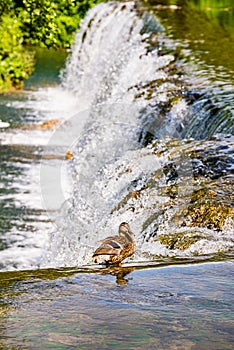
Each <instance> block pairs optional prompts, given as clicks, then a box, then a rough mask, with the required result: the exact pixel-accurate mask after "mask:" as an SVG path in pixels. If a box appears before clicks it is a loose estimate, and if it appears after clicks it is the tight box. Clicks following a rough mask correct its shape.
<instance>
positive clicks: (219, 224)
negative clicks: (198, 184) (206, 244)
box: [173, 189, 234, 231]
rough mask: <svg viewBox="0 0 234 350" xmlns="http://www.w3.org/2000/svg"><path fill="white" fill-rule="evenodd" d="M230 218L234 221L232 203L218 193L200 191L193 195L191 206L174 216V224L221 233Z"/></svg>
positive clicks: (206, 190)
mask: <svg viewBox="0 0 234 350" xmlns="http://www.w3.org/2000/svg"><path fill="white" fill-rule="evenodd" d="M228 217H231V218H233V219H234V208H233V207H231V206H230V202H228V201H225V198H224V197H222V196H221V195H220V193H217V192H216V191H212V190H210V189H200V190H198V191H195V192H194V193H193V194H192V196H191V200H190V204H189V205H188V206H187V207H186V208H183V209H181V210H179V211H178V212H177V213H176V214H175V215H174V217H173V222H174V223H175V224H177V225H179V226H189V227H195V226H198V227H206V228H208V229H213V230H218V231H221V230H222V228H223V226H224V224H225V221H226V219H227V218H228Z"/></svg>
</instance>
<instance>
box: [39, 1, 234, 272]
mask: <svg viewBox="0 0 234 350" xmlns="http://www.w3.org/2000/svg"><path fill="white" fill-rule="evenodd" d="M163 40H165V38H164V35H163V30H162V27H161V26H160V24H159V22H158V21H157V20H156V19H155V18H154V17H151V16H149V15H146V14H145V13H144V12H143V11H142V10H140V9H138V8H137V7H136V6H135V4H134V3H124V4H121V3H108V4H101V5H98V6H97V7H95V8H94V9H93V10H91V11H90V12H89V14H88V16H87V17H86V18H85V20H84V22H83V25H82V27H81V30H80V31H79V32H78V34H77V37H76V41H75V44H74V47H73V51H72V55H71V57H70V59H69V61H68V63H67V67H66V69H65V71H64V73H63V84H62V85H63V87H64V88H65V89H67V90H69V91H72V93H73V94H75V96H76V97H77V101H81V104H82V106H83V107H84V105H85V106H86V107H87V110H88V112H87V113H86V114H85V116H83V115H82V113H80V115H78V116H77V117H75V118H79V120H82V125H83V128H82V131H81V132H80V131H79V134H77V135H76V138H75V139H74V140H73V141H74V142H73V155H74V159H73V160H72V161H71V167H72V168H73V189H72V194H71V198H70V199H69V200H68V201H66V202H65V203H64V206H63V208H62V210H61V212H60V217H59V218H58V219H57V221H56V224H57V229H56V231H55V232H54V234H53V235H52V238H51V245H50V251H49V254H48V256H47V259H48V260H47V259H45V260H44V263H45V265H46V266H47V265H48V264H49V265H51V266H61V265H74V264H78V265H83V264H85V263H89V262H91V254H92V252H93V249H94V247H95V246H96V245H97V242H98V240H100V239H102V238H104V237H105V236H106V235H110V234H111V233H113V231H114V233H116V232H117V228H118V225H119V223H120V222H121V221H128V222H129V223H130V225H131V227H132V229H133V231H134V232H135V234H136V240H137V245H138V250H137V253H136V254H135V257H134V259H135V261H136V260H138V261H141V260H152V259H154V257H155V256H158V255H160V256H161V255H163V256H186V255H187V256H191V255H197V254H198V255H199V254H209V253H215V252H218V251H229V250H230V249H232V248H233V237H232V235H231V232H232V227H233V226H232V225H233V222H232V220H231V217H232V212H231V211H230V213H229V212H228V215H227V219H226V222H225V225H226V226H225V229H222V230H221V233H217V230H216V229H217V227H216V226H215V225H213V226H212V225H210V227H209V225H207V226H208V227H202V225H196V224H195V225H194V227H192V225H190V223H189V222H188V226H189V227H188V226H187V225H186V223H185V224H180V225H179V224H176V219H175V217H176V216H178V213H179V212H182V211H183V208H184V207H186V205H188V204H189V203H190V202H191V197H192V196H193V195H194V192H196V190H198V189H199V186H200V182H201V179H200V177H199V176H197V178H196V174H195V173H196V172H197V171H199V170H198V169H199V166H201V164H203V163H204V160H203V159H202V156H200V157H199V156H198V157H197V158H199V159H200V160H199V161H200V163H201V164H200V165H199V166H198V165H197V163H196V162H198V159H197V158H196V157H195V156H194V157H193V156H191V154H192V153H194V154H195V153H196V152H199V149H200V147H202V148H203V147H204V148H206V147H207V148H209V142H208V141H207V142H205V141H204V143H203V144H202V146H201V144H200V143H199V142H198V141H192V140H190V141H186V140H185V141H175V140H174V141H173V139H168V137H169V138H173V137H177V138H180V139H181V138H182V137H183V136H184V135H188V136H189V137H193V136H196V134H198V132H197V124H198V121H199V120H200V119H201V118H203V117H204V114H206V115H205V118H204V119H205V123H206V124H207V123H209V115H210V113H211V112H210V110H208V111H206V108H204V107H200V112H198V113H199V115H198V116H197V119H196V120H197V121H196V122H194V120H193V118H192V115H193V113H194V111H195V110H196V108H197V107H196V105H195V104H194V103H193V104H192V103H191V98H190V93H189V92H188V91H189V90H188V87H185V85H184V83H183V81H182V79H181V78H179V77H178V74H177V72H174V69H175V66H176V62H175V57H174V56H173V54H172V53H170V54H160V51H159V46H160V45H163ZM171 52H172V50H171ZM178 64H179V62H178ZM193 96H194V95H193ZM199 99H200V96H199V98H198V99H197V100H196V103H197V105H198V104H199V102H197V101H198V100H199ZM200 100H201V99H200ZM200 100H199V101H200ZM212 103H213V102H212ZM201 105H203V106H206V105H207V103H203V102H200V106H201ZM229 109H230V110H231V108H229ZM229 113H231V111H229ZM218 118H219V120H220V122H219V123H217V131H218V132H219V131H225V129H226V127H227V125H228V118H226V119H227V123H224V122H223V120H224V118H223V116H222V117H220V116H218ZM84 120H85V122H84ZM207 120H208V121H207ZM222 123H223V124H224V125H223V129H222V128H221V129H220V124H222ZM212 124H213V123H212ZM191 125H194V126H191ZM206 128H208V126H206ZM209 128H210V129H212V133H211V134H213V133H215V132H216V129H215V128H211V127H209ZM203 129H204V127H203V126H201V132H203ZM208 135H209V134H208V133H207V134H205V135H204V137H207V136H208ZM159 138H160V141H154V142H153V143H150V142H151V141H152V140H156V139H159ZM198 138H200V137H198ZM147 144H148V146H147V147H143V145H147ZM231 145H233V140H232V139H227V138H225V137H224V138H222V137H221V139H220V141H219V143H218V144H217V145H215V146H214V147H213V148H212V147H211V150H210V155H209V157H210V158H211V159H213V158H215V154H216V152H219V149H225V148H227V149H228V151H227V154H230V151H231ZM158 149H160V150H161V151H160V150H158ZM224 153H225V154H224V158H225V159H226V162H225V161H224V163H225V164H223V165H222V166H221V168H222V170H223V172H224V173H225V175H227V176H229V174H230V173H231V165H230V164H231V163H232V160H231V158H230V157H229V155H226V152H224ZM220 157H222V154H220ZM218 159H219V158H218ZM218 162H219V160H216V161H215V160H213V163H218ZM170 166H171V170H169V171H167V170H166V169H168V168H169V169H170ZM173 169H174V173H175V174H176V175H175V174H174V175H173ZM210 171H213V172H215V164H213V170H210ZM224 173H223V175H224ZM204 176H205V177H206V176H207V177H209V174H208V171H207V174H204ZM219 181H220V182H222V181H223V182H224V181H225V180H224V179H223V178H222V180H219ZM228 181H229V180H228ZM209 186H210V187H212V185H209ZM220 186H222V185H221V184H218V185H217V183H215V184H213V190H214V191H215V190H217V191H219V187H220ZM210 187H209V188H210ZM170 190H171V192H173V193H169V192H170ZM167 191H168V193H167ZM210 191H211V189H210ZM227 196H228V195H224V197H225V198H226V197H227ZM229 205H230V203H228V208H229ZM228 210H229V209H228ZM229 214H230V215H229ZM181 215H186V214H185V213H182V214H181ZM187 215H188V216H189V213H187ZM177 221H179V219H178V220H177ZM185 221H186V219H185ZM188 221H189V219H188ZM218 230H219V231H220V228H218ZM172 232H174V233H175V234H177V236H178V237H180V236H182V235H184V236H186V237H189V238H188V240H189V239H190V241H192V239H194V242H193V244H191V245H189V244H188V245H187V246H184V247H183V249H172V248H174V246H175V248H176V242H177V241H175V243H174V245H173V244H171V246H170V245H168V244H163V240H162V237H164V235H168V234H171V233H172ZM157 237H161V241H160V239H157ZM185 240H186V239H185ZM177 245H178V244H177ZM178 246H179V245H178Z"/></svg>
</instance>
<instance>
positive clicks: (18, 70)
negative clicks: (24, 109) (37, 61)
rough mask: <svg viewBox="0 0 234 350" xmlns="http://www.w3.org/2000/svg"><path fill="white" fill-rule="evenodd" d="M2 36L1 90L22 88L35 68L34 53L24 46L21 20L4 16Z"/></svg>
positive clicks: (0, 61)
mask: <svg viewBox="0 0 234 350" xmlns="http://www.w3.org/2000/svg"><path fill="white" fill-rule="evenodd" d="M0 38H1V40H0V90H1V91H6V90H9V89H11V88H12V87H13V88H21V87H22V83H23V80H24V79H26V78H27V77H28V76H29V74H30V73H31V72H32V70H33V55H32V53H30V52H29V51H27V50H25V49H24V48H23V47H22V32H21V30H20V22H19V21H17V20H16V19H15V18H11V17H10V16H8V15H6V16H2V19H1V26H0Z"/></svg>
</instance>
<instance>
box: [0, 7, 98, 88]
mask: <svg viewBox="0 0 234 350" xmlns="http://www.w3.org/2000/svg"><path fill="white" fill-rule="evenodd" d="M100 1H101V0H54V1H51V0H0V91H5V90H7V89H11V88H12V87H13V88H21V87H22V83H23V80H24V79H26V78H27V77H28V76H29V74H30V73H31V72H32V68H33V59H32V53H29V51H27V50H25V48H23V46H24V45H34V46H35V45H36V46H41V47H47V48H49V47H55V48H67V47H70V46H71V43H72V41H73V38H74V33H75V32H76V30H77V28H78V27H79V24H80V21H81V19H82V18H83V17H84V16H85V14H86V12H87V11H88V10H89V9H90V8H91V7H92V6H93V5H95V4H96V3H98V2H100ZM24 47H25V46H24Z"/></svg>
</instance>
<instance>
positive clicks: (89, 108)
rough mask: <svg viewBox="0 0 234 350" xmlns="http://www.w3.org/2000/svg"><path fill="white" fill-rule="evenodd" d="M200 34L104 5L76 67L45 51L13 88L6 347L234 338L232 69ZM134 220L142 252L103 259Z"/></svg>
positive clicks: (132, 7)
mask: <svg viewBox="0 0 234 350" xmlns="http://www.w3.org/2000/svg"><path fill="white" fill-rule="evenodd" d="M163 6H164V8H163V9H165V6H166V5H165V4H164V5H163ZM179 8H180V7H179V6H177V9H176V10H177V11H179ZM157 9H158V10H159V9H161V8H160V7H157ZM171 10H172V11H174V10H173V8H170V7H168V11H169V13H170V11H171ZM162 22H163V21H162ZM186 45H187V44H186V42H185V41H182V40H181V41H178V39H174V38H173V36H168V35H167V33H166V32H165V29H164V27H163V26H162V24H161V23H160V21H159V20H158V19H157V17H155V16H154V15H152V14H150V12H149V11H146V10H145V8H143V7H142V6H140V5H137V4H136V3H134V2H126V3H114V2H113V3H112V2H111V3H105V4H100V5H98V6H96V7H94V8H93V9H92V10H91V11H90V12H89V13H88V15H87V16H86V18H85V19H84V21H83V23H82V26H81V28H80V30H79V31H78V32H77V35H76V38H75V42H74V46H73V48H72V51H71V54H70V55H69V57H68V60H67V62H66V66H65V67H64V68H63V69H61V67H62V62H63V61H64V56H62V54H61V57H60V58H61V61H60V59H59V58H58V53H56V54H55V55H53V53H52V57H50V56H49V53H48V54H47V57H46V60H45V61H43V56H41V62H42V61H43V66H42V67H40V66H39V67H38V68H37V70H36V72H35V74H34V76H33V77H32V78H31V79H29V80H28V82H27V83H26V89H25V90H24V91H22V92H18V93H12V94H5V95H2V96H1V98H0V114H1V120H2V121H3V122H9V123H10V126H9V127H8V128H4V127H3V128H2V129H0V130H1V133H0V147H1V160H0V161H1V170H0V175H1V180H0V184H1V204H0V205H1V217H0V269H1V270H2V272H1V276H2V279H1V283H2V292H1V295H0V298H1V300H2V302H3V304H2V305H3V308H2V311H1V314H0V316H1V315H2V322H1V323H0V332H2V333H3V338H2V339H3V340H2V343H0V345H2V346H3V348H6V349H8V348H9V349H13V348H17V349H18V348H19V349H36V348H38V349H45V348H54V349H73V348H85V349H100V348H103V349H113V348H119V349H126V348H128V349H138V348H139V349H140V348H142V346H145V347H146V348H147V349H155V348H160V349H168V348H171V349H206V348H212V349H220V348H222V349H231V343H232V341H233V336H232V329H233V328H232V326H233V324H232V323H231V322H232V321H233V319H232V317H231V308H232V303H231V295H232V293H231V288H233V282H231V278H232V277H233V262H232V261H233V248H234V212H233V201H234V197H233V169H234V158H233V147H234V137H233V132H234V123H233V114H234V110H233V106H234V104H233V102H234V92H233V76H232V71H231V70H230V67H229V66H228V65H227V67H225V65H224V67H223V74H220V70H221V68H220V66H215V65H209V64H207V63H206V62H204V61H202V60H200V61H199V57H200V56H199V54H198V55H197V56H196V55H195V56H196V57H195V59H194V60H193V59H192V57H193V51H192V49H191V48H190V47H189V45H187V46H186ZM39 55H42V54H41V53H40V52H39ZM51 62H52V66H53V67H51V66H50V64H51ZM48 65H49V66H48ZM41 68H43V69H44V72H42V74H41V71H40V69H41ZM228 69H229V70H228ZM58 70H60V81H61V83H60V84H58V80H57V75H56V72H57V71H58ZM49 72H54V73H49ZM3 126H4V125H3ZM122 221H127V222H129V224H130V226H131V228H132V231H133V232H134V233H135V236H136V242H137V251H136V253H135V254H134V256H133V257H131V258H130V259H129V260H128V261H127V264H126V265H124V267H123V268H117V269H115V268H113V269H109V270H108V269H107V270H106V269H104V268H101V267H100V266H94V265H93V262H92V259H91V256H92V252H93V250H94V249H95V248H96V247H97V244H98V241H99V240H100V239H102V238H104V237H105V236H107V235H110V233H113V232H114V233H116V232H117V229H118V225H119V223H120V222H122ZM202 262H203V264H198V265H197V264H194V263H202ZM207 262H209V263H207ZM214 262H215V263H214ZM177 264H179V265H181V264H182V265H181V267H180V266H179V267H178V266H176V265H177ZM163 266H166V267H165V269H160V268H161V267H163ZM170 266H174V267H173V269H171V267H170ZM71 267H72V268H71ZM203 275H205V276H206V277H205V280H204V279H203V278H202V276H203ZM113 276H115V278H116V282H117V283H116V284H115V282H114V283H112V282H113V281H115V279H113ZM126 276H127V277H126ZM182 284H183V286H182ZM198 285H199V290H196V286H198ZM124 288H125V289H124ZM181 288H182V290H181ZM87 294H88V295H89V296H90V298H89V300H87V298H86V296H87ZM71 304H72V305H73V306H74V305H76V306H75V307H74V309H72V308H71ZM181 308H183V310H184V311H183V312H182V313H180V314H179V312H180V310H181ZM216 308H217V309H216ZM31 310H34V311H33V312H32V311H31ZM110 310H111V312H110ZM126 310H129V313H128V311H127V312H126ZM203 310H205V311H204V312H203ZM102 311H103V312H102ZM130 311H131V312H130ZM48 312H49V315H48ZM175 314H177V315H178V316H175ZM58 315H60V316H58ZM77 315H78V316H79V317H78V316H77ZM131 315H132V316H131ZM24 317H25V322H24V325H22V324H21V322H22V319H23V318H24ZM77 317H78V318H77ZM112 318H115V322H111V321H110V320H111V319H112ZM156 319H158V320H159V321H157V322H156ZM201 319H205V320H206V322H207V328H206V327H205V326H204V325H202V322H201ZM45 320H46V322H45ZM184 320H187V323H186V322H185V321H184ZM126 326H127V328H126ZM77 327H78V328H77ZM216 327H217V328H218V329H219V335H220V337H219V336H218V335H216ZM171 332H172V333H173V332H174V333H173V336H171ZM64 334H65V336H64ZM108 334H109V335H110V334H112V335H113V336H112V337H109V338H108ZM118 334H119V336H118ZM158 334H160V335H158ZM41 337H42V338H41ZM39 338H40V344H39V345H38V346H36V345H35V344H36V343H37V342H38V339H39ZM126 344H128V346H127V345H126ZM17 346H19V347H17ZM126 346H127V347H126Z"/></svg>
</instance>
